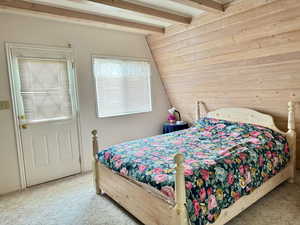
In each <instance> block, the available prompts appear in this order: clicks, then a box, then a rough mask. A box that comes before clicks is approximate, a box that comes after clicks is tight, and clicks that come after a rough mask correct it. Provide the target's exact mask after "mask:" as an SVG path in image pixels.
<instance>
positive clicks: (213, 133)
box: [98, 118, 290, 225]
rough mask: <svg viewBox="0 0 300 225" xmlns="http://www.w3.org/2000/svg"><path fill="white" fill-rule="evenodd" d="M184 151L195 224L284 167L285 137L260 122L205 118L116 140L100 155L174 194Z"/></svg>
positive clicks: (189, 204) (209, 218)
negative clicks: (137, 137) (136, 137)
mask: <svg viewBox="0 0 300 225" xmlns="http://www.w3.org/2000/svg"><path fill="white" fill-rule="evenodd" d="M179 152H180V153H182V154H183V155H184V157H185V182H186V194H187V210H188V214H189V217H190V220H191V224H193V225H204V224H208V223H212V222H214V221H215V220H216V219H217V218H218V216H219V214H220V212H221V210H222V209H224V208H227V207H229V206H230V205H232V204H233V203H234V202H235V201H237V200H238V199H239V198H240V197H242V196H243V195H247V194H249V193H251V192H252V191H253V190H254V189H255V188H257V187H259V186H260V185H261V184H262V183H263V182H265V181H266V180H268V179H269V178H270V177H272V176H273V175H275V174H276V173H278V172H279V171H280V170H281V169H283V168H284V167H285V166H286V164H287V163H288V161H289V159H290V155H289V148H288V145H287V141H286V138H285V137H283V136H282V135H281V134H279V133H277V132H275V131H273V130H271V129H268V128H264V127H260V126H256V125H251V124H244V123H236V122H229V121H224V120H216V119H210V118H204V119H201V120H199V121H198V122H197V124H196V126H195V127H192V128H189V129H186V130H182V131H178V132H174V133H169V134H164V135H159V136H154V137H149V138H145V139H140V140H134V141H129V142H126V143H122V144H118V145H114V146H111V147H109V148H107V149H104V150H103V151H101V152H100V153H99V155H98V156H99V160H100V161H101V162H102V163H103V164H105V165H106V166H107V167H109V168H111V169H113V170H115V171H118V172H119V173H120V174H122V175H126V176H129V177H132V178H134V179H135V180H138V181H140V182H143V183H147V184H149V185H152V186H153V187H155V188H157V189H158V190H160V191H161V192H162V193H164V194H165V195H167V196H168V197H170V198H174V186H175V182H174V174H175V169H174V168H175V163H174V160H173V157H174V155H175V154H176V153H179Z"/></svg>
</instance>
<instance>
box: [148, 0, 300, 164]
mask: <svg viewBox="0 0 300 225" xmlns="http://www.w3.org/2000/svg"><path fill="white" fill-rule="evenodd" d="M147 39H148V43H149V46H150V49H151V50H152V53H153V56H154V59H155V61H156V63H157V65H158V68H159V70H160V74H161V77H162V80H163V82H164V85H165V87H166V90H167V93H168V95H169V98H170V101H171V103H172V104H173V105H174V106H176V107H177V108H178V109H179V110H180V111H181V112H182V114H183V116H184V119H185V120H188V121H192V120H193V118H194V112H195V102H196V100H203V101H204V102H205V103H206V105H207V108H208V109H209V110H214V109H216V108H219V107H228V106H241V107H250V108H254V109H256V110H259V111H261V112H266V113H269V114H271V115H273V116H274V117H275V120H276V122H277V124H278V127H279V128H281V129H286V126H287V102H288V101H289V100H293V101H300V1H299V0H241V1H234V2H233V3H230V4H229V5H228V6H227V9H226V13H225V14H223V15H212V14H205V15H201V16H199V17H198V18H195V19H194V21H193V23H192V25H176V26H173V27H171V28H169V29H167V31H166V34H165V35H163V36H162V35H156V36H153V35H152V36H149V37H148V38H147ZM297 109H298V111H297V113H296V117H297V118H296V119H297V132H298V137H299V138H298V141H297V144H298V150H299V151H298V153H299V152H300V107H297ZM298 167H300V154H298Z"/></svg>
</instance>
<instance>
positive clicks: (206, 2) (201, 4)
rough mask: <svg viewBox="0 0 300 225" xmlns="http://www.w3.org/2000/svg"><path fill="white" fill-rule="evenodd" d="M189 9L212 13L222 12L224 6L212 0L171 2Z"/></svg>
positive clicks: (176, 0) (177, 0) (179, 0)
mask: <svg viewBox="0 0 300 225" xmlns="http://www.w3.org/2000/svg"><path fill="white" fill-rule="evenodd" d="M173 1H174V2H178V3H180V4H183V5H187V6H189V7H193V8H197V9H201V10H204V11H208V12H212V13H220V12H224V8H225V7H224V5H223V4H221V3H218V2H215V1H213V0H173Z"/></svg>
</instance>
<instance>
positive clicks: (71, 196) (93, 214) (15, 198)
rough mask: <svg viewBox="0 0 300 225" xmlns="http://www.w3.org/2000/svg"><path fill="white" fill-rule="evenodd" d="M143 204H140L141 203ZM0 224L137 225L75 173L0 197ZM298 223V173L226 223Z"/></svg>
mask: <svg viewBox="0 0 300 225" xmlns="http://www.w3.org/2000/svg"><path fill="white" fill-rule="evenodd" d="M141 207H142V203H141ZM0 224H1V225H140V223H139V222H138V221H136V220H135V219H134V218H132V217H131V216H130V215H128V214H127V213H126V212H124V211H123V210H122V209H120V208H119V207H118V206H117V205H116V204H115V203H113V202H112V201H111V200H109V199H108V198H107V197H102V196H98V195H96V194H95V191H94V188H93V184H92V176H91V174H88V175H77V176H73V177H69V178H65V179H62V180H59V181H55V182H50V183H47V184H42V185H38V186H35V187H32V188H30V189H28V190H26V191H25V192H22V193H14V194H10V195H6V196H3V197H0ZM266 224H271V225H300V172H299V171H298V172H297V181H296V183H295V184H288V183H283V184H282V185H280V186H279V187H278V188H276V189H275V190H273V191H272V192H271V193H269V194H268V195H267V196H266V197H264V198H263V199H261V200H259V201H258V202H257V203H256V204H254V205H253V206H251V207H250V208H248V209H247V210H246V211H244V212H243V213H241V214H240V215H239V216H237V217H236V218H235V219H233V220H232V221H230V222H229V223H228V225H266Z"/></svg>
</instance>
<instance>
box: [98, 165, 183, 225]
mask: <svg viewBox="0 0 300 225" xmlns="http://www.w3.org/2000/svg"><path fill="white" fill-rule="evenodd" d="M97 167H98V170H99V174H100V177H99V184H98V187H99V188H100V190H101V192H102V193H105V194H107V195H108V196H110V197H111V198H112V199H113V200H115V201H116V202H117V203H119V204H120V205H121V206H122V207H124V208H125V209H126V210H127V211H128V212H130V213H131V214H132V215H133V216H135V217H136V218H137V219H139V220H140V221H142V222H143V223H144V224H147V225H175V224H177V223H176V220H177V219H178V218H177V216H176V211H175V210H174V207H175V202H173V203H172V202H171V201H167V200H166V199H164V197H163V196H160V193H155V191H153V190H151V189H150V187H147V186H148V185H145V184H142V183H139V182H135V181H133V180H130V179H128V178H126V177H123V176H120V175H119V174H117V173H115V172H113V171H112V170H110V169H108V168H107V167H105V166H104V165H102V164H100V163H99V162H98V166H97ZM178 225H179V224H178Z"/></svg>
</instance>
